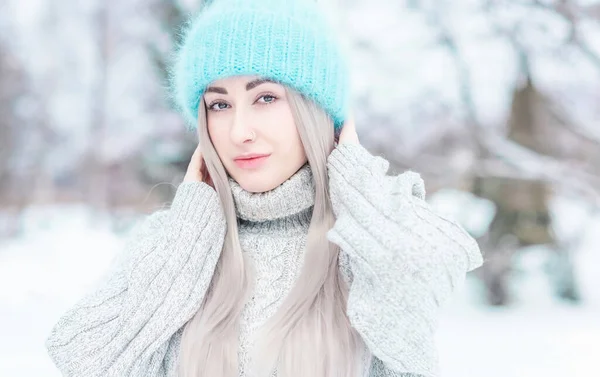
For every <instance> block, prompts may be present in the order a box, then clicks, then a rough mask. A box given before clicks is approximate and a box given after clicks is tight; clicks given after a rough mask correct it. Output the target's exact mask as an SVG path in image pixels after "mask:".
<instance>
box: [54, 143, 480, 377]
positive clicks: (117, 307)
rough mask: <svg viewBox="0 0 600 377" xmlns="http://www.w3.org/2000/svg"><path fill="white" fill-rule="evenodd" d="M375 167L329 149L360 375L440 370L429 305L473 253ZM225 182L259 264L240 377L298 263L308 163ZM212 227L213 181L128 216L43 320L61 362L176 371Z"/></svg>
mask: <svg viewBox="0 0 600 377" xmlns="http://www.w3.org/2000/svg"><path fill="white" fill-rule="evenodd" d="M387 170H388V162H387V161H385V160H384V159H383V158H381V157H374V156H372V155H370V154H369V153H368V152H367V151H366V150H365V149H364V148H363V147H362V146H360V145H354V144H342V145H340V146H339V147H337V148H336V149H335V150H334V151H333V152H332V153H331V155H330V156H329V160H328V172H329V184H330V195H331V199H332V202H333V206H334V212H335V215H336V222H335V225H334V227H333V228H332V229H331V230H330V231H329V233H328V235H327V236H328V239H329V240H330V241H331V242H334V243H336V244H337V245H339V246H340V247H341V250H342V252H341V254H340V271H341V272H342V275H343V277H344V278H345V279H346V280H347V281H348V282H349V283H350V295H349V299H348V307H347V314H348V317H349V319H350V322H351V324H352V326H353V327H354V328H356V329H357V331H358V332H359V333H360V335H361V336H362V338H363V340H364V341H365V344H366V345H367V346H368V355H365V357H364V358H363V360H365V370H364V373H363V376H365V377H366V376H370V377H384V376H397V377H400V376H402V377H409V376H425V377H433V376H439V366H438V358H437V352H436V346H435V338H434V336H435V329H436V322H437V316H438V313H439V309H440V307H441V306H442V305H443V303H444V302H445V301H446V300H447V299H449V298H450V297H451V295H452V293H453V291H454V289H455V287H456V286H457V285H458V284H460V283H462V281H463V280H464V278H465V274H466V272H468V271H471V270H473V269H475V268H477V267H479V266H481V264H482V263H483V260H482V255H481V253H480V250H479V248H478V246H477V243H476V242H475V240H474V239H473V238H472V237H471V236H469V234H468V233H467V232H466V231H465V230H464V229H463V228H462V227H461V226H460V225H458V224H457V223H456V222H454V221H451V220H449V219H445V218H443V217H441V216H439V215H437V214H436V213H434V212H433V211H432V210H431V209H430V207H429V205H428V204H427V202H425V200H424V197H425V190H424V185H423V181H422V180H421V178H420V176H419V175H418V174H416V173H414V172H411V171H407V172H405V173H403V174H400V175H398V176H387V175H386V172H387ZM230 183H231V188H232V192H233V195H234V199H235V203H236V210H237V213H238V217H239V219H240V242H241V245H242V249H243V250H244V252H245V253H248V255H249V256H250V257H251V258H252V260H253V262H254V264H255V267H256V273H257V281H256V286H255V291H254V292H253V293H254V294H253V298H252V299H251V300H250V301H249V302H248V303H247V304H246V306H245V307H244V310H243V313H242V318H241V324H240V326H241V330H240V349H239V364H240V365H239V367H240V368H239V371H240V373H239V375H240V376H247V373H245V367H247V365H248V362H249V360H248V356H249V351H248V350H249V349H250V348H251V347H252V346H253V345H252V343H251V341H250V337H251V335H252V334H253V333H254V332H255V331H256V329H257V328H258V327H260V326H261V324H263V323H264V322H265V320H266V319H267V318H269V317H270V316H271V315H273V313H274V312H275V311H276V310H277V308H278V307H279V305H280V304H281V302H282V299H283V298H284V297H285V296H286V294H287V293H288V292H289V291H290V289H291V287H292V285H293V284H294V282H295V279H296V277H297V276H298V274H299V270H300V268H301V266H302V260H303V249H304V245H305V241H306V234H307V232H308V226H309V223H310V218H311V214H312V208H313V204H314V184H313V181H312V174H311V171H310V168H309V167H308V165H305V166H304V167H303V168H301V169H300V170H299V171H298V172H297V173H296V174H294V176H292V177H291V178H290V179H289V180H287V181H286V182H284V183H283V184H282V185H280V186H279V187H277V188H275V189H274V190H272V191H269V192H266V193H260V194H253V193H249V192H246V191H244V190H243V189H242V188H241V187H240V186H239V185H238V184H237V183H236V182H235V181H233V180H231V181H230ZM224 236H225V218H224V215H223V212H222V209H221V207H220V204H219V199H218V196H217V194H216V192H215V191H214V189H212V188H211V187H210V186H208V185H206V184H205V183H201V182H186V183H182V184H181V185H180V186H179V187H178V189H177V192H176V194H175V198H174V200H173V203H172V205H171V208H170V209H169V210H163V211H158V212H156V213H153V214H151V215H149V216H147V217H146V218H145V219H144V221H142V222H141V224H140V225H139V226H137V227H136V229H135V230H134V231H133V232H132V234H131V236H130V237H128V240H127V242H126V247H125V250H124V251H123V252H122V253H120V254H119V256H118V258H117V259H116V260H115V262H114V263H113V266H112V268H111V269H110V270H109V271H108V272H107V273H106V274H105V276H104V278H103V279H102V280H101V281H100V282H99V284H98V285H97V286H96V287H95V288H94V289H93V290H92V291H91V292H90V293H88V294H87V295H86V296H85V297H83V298H82V299H80V301H79V302H78V303H77V304H76V305H75V306H74V307H73V308H71V309H70V310H69V311H68V312H67V313H65V314H64V316H63V317H62V318H61V319H60V320H59V321H58V323H57V324H56V325H55V326H54V327H53V329H52V331H51V333H50V335H49V337H48V339H47V341H46V347H47V349H48V352H49V354H50V357H51V358H52V360H53V361H54V363H55V364H56V366H57V367H58V368H59V370H60V371H61V372H62V373H63V375H64V376H69V377H96V376H98V377H100V376H101V377H122V376H136V377H138V376H139V377H142V376H143V377H159V376H160V377H175V376H176V371H177V362H178V353H179V346H180V341H181V334H182V328H183V326H184V325H185V323H186V322H187V321H188V320H189V319H190V318H191V317H192V316H193V315H194V313H195V312H197V311H198V310H199V308H200V305H201V302H202V300H203V298H204V295H205V294H206V291H207V288H208V286H209V283H210V281H211V278H212V275H213V271H214V268H215V266H216V263H217V260H218V258H219V255H220V252H221V248H222V245H223V239H224Z"/></svg>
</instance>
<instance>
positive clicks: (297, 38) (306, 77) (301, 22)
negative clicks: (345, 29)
mask: <svg viewBox="0 0 600 377" xmlns="http://www.w3.org/2000/svg"><path fill="white" fill-rule="evenodd" d="M237 75H256V76H260V77H265V78H269V79H272V80H275V81H277V82H280V83H281V84H284V85H287V86H289V87H291V88H293V89H295V90H297V91H298V92H300V93H302V94H303V95H305V96H306V97H308V98H310V99H312V100H313V101H315V102H316V103H317V104H319V105H320V106H321V107H322V108H323V109H324V110H325V111H326V112H327V113H328V114H329V115H330V117H331V118H332V119H333V122H334V125H335V127H336V129H339V128H340V127H341V126H342V124H343V122H344V120H345V117H346V114H347V112H348V107H349V101H350V84H349V74H348V67H347V65H346V59H345V57H344V53H343V50H342V48H341V45H340V43H339V40H337V38H336V37H335V33H334V31H333V30H332V29H331V28H330V27H329V24H328V22H327V20H326V17H325V15H324V14H323V13H322V10H321V9H319V7H318V5H317V4H316V1H315V0H215V1H212V2H211V4H209V5H207V6H206V7H205V8H204V9H203V10H202V11H201V12H200V14H199V15H198V16H196V17H194V18H192V19H190V20H189V21H188V23H187V25H186V27H185V29H184V34H183V39H182V43H181V45H180V47H179V49H178V51H177V53H176V56H175V63H174V65H173V67H172V69H171V72H170V78H171V89H172V94H173V96H174V100H175V101H174V102H175V104H176V105H177V107H178V108H179V110H180V111H181V112H182V113H183V115H184V117H185V119H186V122H187V125H188V127H189V128H190V129H194V128H196V127H197V119H198V118H197V116H198V106H199V101H200V99H201V96H202V94H203V93H204V91H205V89H206V87H207V86H208V85H209V84H210V83H211V82H213V81H215V80H218V79H221V78H225V77H230V76H237Z"/></svg>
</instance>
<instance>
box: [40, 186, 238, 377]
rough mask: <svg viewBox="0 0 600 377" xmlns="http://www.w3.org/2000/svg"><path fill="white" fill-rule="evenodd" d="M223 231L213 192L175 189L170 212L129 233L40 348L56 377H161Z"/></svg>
mask: <svg viewBox="0 0 600 377" xmlns="http://www.w3.org/2000/svg"><path fill="white" fill-rule="evenodd" d="M225 230H226V226H225V217H224V214H223V211H222V209H221V206H220V202H219V200H218V196H217V193H216V191H215V190H214V189H213V188H212V187H210V186H208V185H207V184H205V183H203V182H184V183H182V184H180V186H179V187H178V188H177V192H176V194H175V197H174V199H173V203H172V205H171V208H170V209H168V210H162V211H158V212H155V213H153V214H151V215H149V216H147V217H146V218H145V219H144V220H143V221H142V222H141V223H140V225H139V226H136V227H135V228H134V230H133V231H132V233H131V235H130V236H129V237H128V239H127V241H126V243H125V248H124V250H123V251H122V252H120V253H119V255H118V256H117V258H115V260H114V261H113V265H112V268H111V269H110V270H109V272H108V273H106V274H105V275H104V278H102V279H101V280H100V282H99V283H98V284H97V285H96V288H94V289H93V290H92V291H91V292H89V293H88V294H86V295H85V296H84V297H83V298H81V299H80V300H79V301H78V302H77V303H76V304H75V306H74V307H72V308H71V309H70V310H68V311H67V312H66V313H65V314H64V315H63V316H62V317H61V318H60V319H59V320H58V322H57V323H56V324H55V325H54V327H53V328H52V330H51V332H50V334H49V336H48V338H47V339H46V348H47V350H48V353H49V355H50V358H51V359H52V361H53V362H54V364H55V365H56V366H57V367H58V369H59V370H60V371H61V372H62V374H63V375H64V376H68V377H96V376H102V377H113V376H114V377H125V376H144V377H154V376H156V377H158V376H160V377H163V376H167V375H169V373H171V371H170V370H169V369H170V368H169V364H173V360H170V359H169V360H166V359H165V356H168V354H170V355H172V354H173V350H172V348H173V344H171V343H172V341H179V338H180V336H174V335H180V331H179V330H180V328H181V327H182V326H183V325H185V323H186V322H187V321H188V320H189V319H190V318H191V317H192V316H193V315H194V314H195V312H197V311H198V310H199V308H200V306H201V304H202V301H203V299H204V296H205V293H206V291H207V289H208V286H209V283H210V281H211V279H212V275H213V272H214V269H215V266H216V263H217V261H218V259H219V256H220V253H221V248H222V245H223V240H224V236H225ZM171 359H172V357H171Z"/></svg>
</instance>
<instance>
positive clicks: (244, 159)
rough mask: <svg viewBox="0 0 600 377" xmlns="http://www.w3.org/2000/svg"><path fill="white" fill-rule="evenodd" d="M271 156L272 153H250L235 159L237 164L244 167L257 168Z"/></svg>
mask: <svg viewBox="0 0 600 377" xmlns="http://www.w3.org/2000/svg"><path fill="white" fill-rule="evenodd" d="M269 156H271V155H270V154H264V153H263V154H261V153H248V154H244V155H240V156H237V157H236V158H234V159H233V161H234V162H235V164H236V165H237V166H238V167H239V168H242V169H257V168H259V167H261V166H262V165H263V164H264V163H265V162H266V161H267V159H268V158H269Z"/></svg>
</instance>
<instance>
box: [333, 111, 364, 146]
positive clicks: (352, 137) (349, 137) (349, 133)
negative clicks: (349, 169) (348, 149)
mask: <svg viewBox="0 0 600 377" xmlns="http://www.w3.org/2000/svg"><path fill="white" fill-rule="evenodd" d="M344 143H348V144H360V141H359V140H358V134H357V133H356V125H355V123H354V117H353V116H352V115H350V116H349V117H348V119H347V120H346V122H344V125H343V126H342V132H341V133H340V139H339V141H338V144H344Z"/></svg>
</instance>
